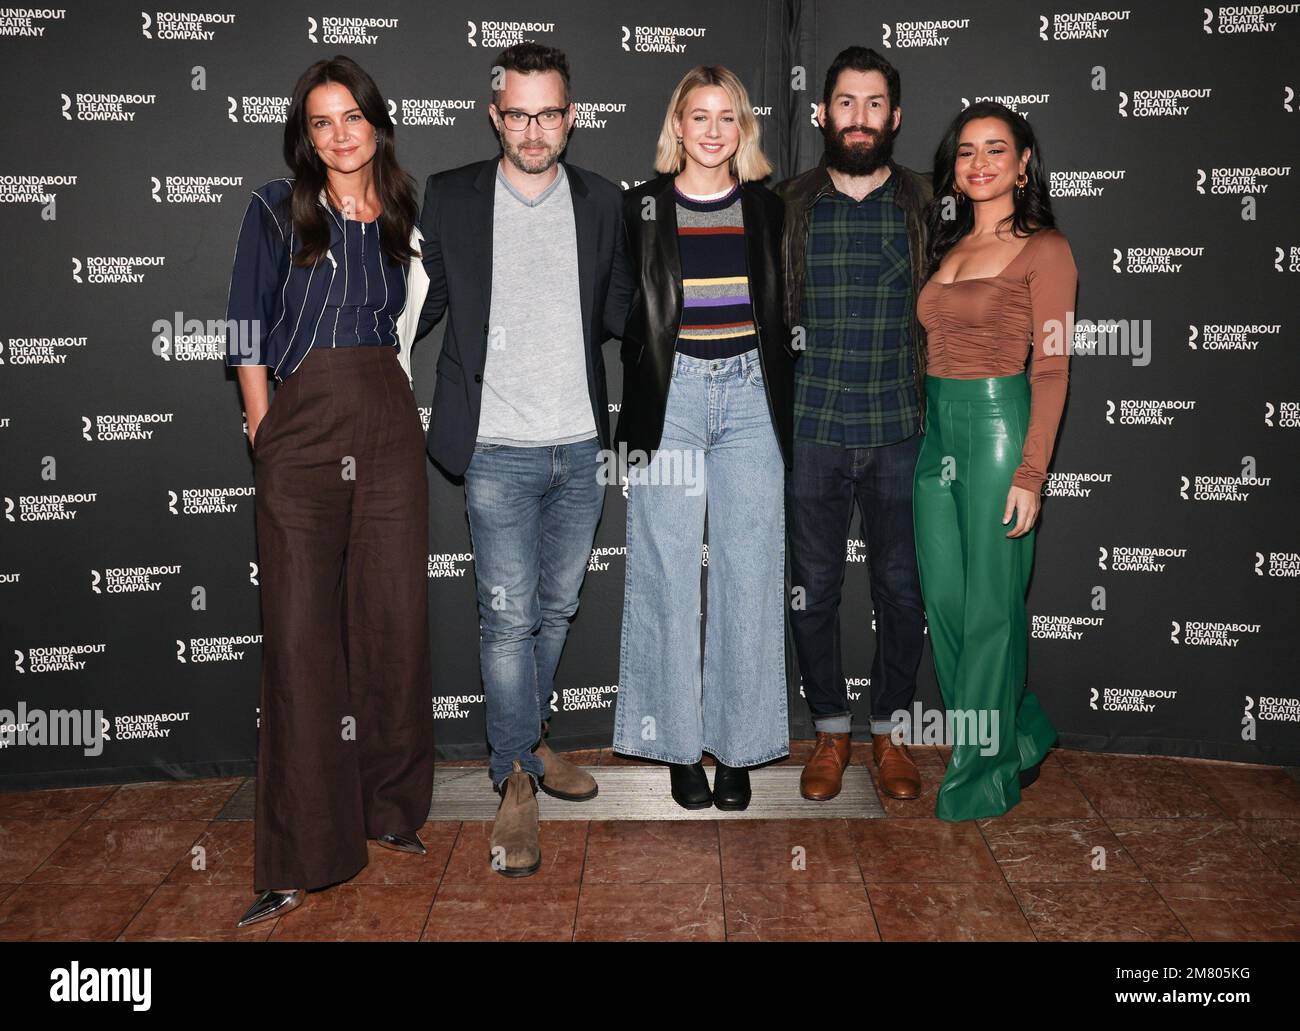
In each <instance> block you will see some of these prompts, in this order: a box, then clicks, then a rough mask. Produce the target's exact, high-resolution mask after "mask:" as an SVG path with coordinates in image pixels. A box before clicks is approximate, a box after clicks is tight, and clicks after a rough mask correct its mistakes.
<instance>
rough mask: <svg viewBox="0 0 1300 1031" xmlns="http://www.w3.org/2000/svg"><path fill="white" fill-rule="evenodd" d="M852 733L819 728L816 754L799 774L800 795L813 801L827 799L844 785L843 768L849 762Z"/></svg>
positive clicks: (836, 793)
mask: <svg viewBox="0 0 1300 1031" xmlns="http://www.w3.org/2000/svg"><path fill="white" fill-rule="evenodd" d="M850 747H851V745H850V742H849V735H848V734H847V733H844V734H827V733H824V732H821V731H819V732H818V734H817V744H816V746H815V747H814V748H813V754H812V755H811V756H810V757H809V759H808V762H807V763H806V764H805V766H804V768H803V773H801V774H800V775H799V794H801V795H803V797H804V798H806V799H808V800H809V801H810V802H828V801H830V800H831V799H832V798H834V797H835V796H836V795H838V794H839V793H840V788H841V787H843V786H844V769H845V767H847V766H848V765H849V751H850Z"/></svg>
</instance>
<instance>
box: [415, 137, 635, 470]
mask: <svg viewBox="0 0 1300 1031" xmlns="http://www.w3.org/2000/svg"><path fill="white" fill-rule="evenodd" d="M500 160H501V159H500V158H499V157H494V158H491V159H490V160H487V161H476V162H473V163H472V164H468V165H462V166H461V167H460V168H453V169H450V170H449V171H446V172H438V173H435V174H434V175H431V176H429V179H428V181H427V183H426V185H425V190H424V210H423V211H422V212H421V213H420V232H421V233H423V234H424V241H423V243H422V244H421V251H422V256H423V258H424V268H425V271H426V272H427V273H428V274H429V291H428V293H427V294H426V295H425V301H424V307H423V308H422V309H421V311H420V324H419V327H418V329H417V330H416V339H417V340H418V339H419V338H420V337H422V336H424V335H425V334H426V333H427V332H428V331H429V330H430V329H432V328H433V327H434V326H435V325H436V324H437V322H438V320H439V319H441V318H442V317H443V315H444V314H445V313H446V311H447V309H448V308H450V309H451V317H450V320H449V322H448V323H447V329H446V333H445V334H444V336H443V340H442V353H441V354H439V355H438V363H437V372H438V378H437V382H436V384H435V385H434V391H433V412H432V415H431V417H430V419H429V434H428V439H427V444H426V446H427V448H428V451H429V456H430V457H431V458H432V459H433V460H434V461H435V462H437V463H438V464H439V465H440V466H442V467H443V468H444V469H446V470H447V472H449V473H451V474H452V475H453V476H460V475H461V474H463V473H464V472H465V469H466V468H467V467H468V466H469V462H470V459H471V458H472V457H473V455H474V441H475V439H476V438H477V437H478V421H479V412H480V410H481V408H482V402H483V367H484V364H485V363H486V361H487V341H488V333H489V326H490V317H489V312H490V309H491V305H492V215H493V206H494V201H495V198H496V174H497V164H498V162H499V161H500ZM564 170H565V172H566V173H567V174H568V178H569V193H570V195H571V196H572V198H573V220H574V228H575V229H576V231H577V240H578V290H579V297H580V300H581V304H582V332H583V338H584V340H585V341H586V353H587V387H588V393H589V394H590V395H591V410H592V414H593V415H594V416H595V419H596V430H597V433H598V434H599V436H600V442H601V446H602V447H606V448H608V447H609V446H610V435H609V401H608V399H607V395H606V388H605V358H604V355H603V353H602V352H601V344H603V343H604V342H605V341H606V340H608V339H609V338H610V337H616V336H621V335H622V333H623V323H624V321H625V319H626V317H627V306H628V303H629V301H630V299H631V294H632V280H631V275H630V271H629V269H628V264H627V254H626V249H625V241H624V231H623V216H622V207H621V199H622V194H621V192H620V191H619V188H618V187H617V186H615V185H614V184H613V183H611V182H609V180H607V179H602V178H601V177H600V176H598V175H596V174H595V173H594V172H588V171H586V170H585V169H582V168H578V167H576V166H574V165H570V164H568V163H567V162H566V163H565V165H564Z"/></svg>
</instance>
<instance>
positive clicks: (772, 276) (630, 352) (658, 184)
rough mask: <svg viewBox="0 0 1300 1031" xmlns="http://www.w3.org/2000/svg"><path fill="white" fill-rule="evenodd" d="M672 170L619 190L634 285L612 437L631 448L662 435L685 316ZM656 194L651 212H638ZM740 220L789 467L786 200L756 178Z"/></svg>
mask: <svg viewBox="0 0 1300 1031" xmlns="http://www.w3.org/2000/svg"><path fill="white" fill-rule="evenodd" d="M674 178H675V177H674V176H672V175H660V176H658V177H656V178H654V179H651V180H650V181H649V182H647V183H643V184H642V185H640V186H637V187H635V188H633V189H631V190H628V191H627V192H625V193H624V194H623V215H624V218H625V220H626V222H627V238H628V256H629V258H630V259H631V265H632V275H633V277H634V279H635V283H636V291H635V293H634V294H633V298H632V306H631V309H630V310H629V312H628V316H627V328H626V329H625V330H624V333H623V348H622V358H623V407H622V409H621V410H620V412H619V417H618V429H617V430H616V431H615V434H614V439H615V442H616V443H618V444H623V443H625V444H626V445H627V448H628V451H629V452H632V451H644V452H645V453H646V454H647V455H650V454H653V452H654V451H655V449H656V448H658V447H659V441H660V439H661V438H662V437H663V430H664V409H665V408H666V407H667V404H668V387H669V383H670V382H671V379H672V370H673V356H674V354H675V353H676V350H677V331H678V328H679V327H680V325H681V320H682V263H681V256H680V254H679V253H678V250H677V203H676V200H675V198H674V196H673V181H674ZM648 198H653V200H654V217H652V218H646V217H643V213H644V212H645V211H646V210H647V209H646V207H645V202H646V200H647V199H648ZM740 208H741V214H742V216H743V218H744V221H745V257H746V261H747V264H748V275H749V296H750V301H751V303H752V305H753V309H754V323H755V326H756V327H757V329H758V354H759V364H760V365H761V367H762V369H763V383H764V385H765V387H766V390H767V406H768V411H769V412H770V413H771V416H772V428H773V429H774V430H775V432H776V438H777V441H778V442H779V443H780V445H781V456H782V458H783V459H784V460H785V464H786V466H787V467H788V466H789V465H790V460H791V456H792V453H793V440H794V360H795V357H796V352H795V351H794V349H793V346H792V342H791V340H790V333H789V330H788V328H787V326H786V322H785V314H784V304H785V289H784V286H783V283H782V274H781V230H782V225H783V220H784V206H783V205H782V203H781V199H780V198H779V197H778V196H777V195H776V194H774V193H773V192H772V191H771V190H769V189H767V188H766V187H764V186H762V185H760V184H758V183H753V182H750V183H744V184H742V185H741V188H740Z"/></svg>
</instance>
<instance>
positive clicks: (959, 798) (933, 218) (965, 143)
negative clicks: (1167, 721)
mask: <svg viewBox="0 0 1300 1031" xmlns="http://www.w3.org/2000/svg"><path fill="white" fill-rule="evenodd" d="M1047 183H1048V177H1047V173H1046V171H1045V170H1044V168H1043V163H1042V159H1041V156H1040V154H1039V151H1038V146H1037V143H1036V142H1035V139H1034V134H1033V131H1032V130H1031V129H1030V127H1029V123H1028V122H1027V121H1026V120H1025V119H1024V118H1023V117H1021V116H1020V115H1018V114H1016V113H1015V112H1013V111H1010V110H1008V109H1007V108H1005V107H1003V106H1002V105H1001V104H995V103H979V104H974V105H972V106H971V107H969V108H967V109H966V110H965V111H963V112H962V113H961V114H960V115H959V116H958V117H957V119H956V120H955V121H954V122H953V124H952V126H951V127H950V128H949V130H948V133H947V135H946V136H945V138H944V141H943V143H942V144H940V147H939V150H938V152H937V153H936V156H935V166H934V185H935V189H934V196H935V200H934V204H933V205H932V208H931V211H930V214H929V222H930V226H929V228H930V234H929V248H928V254H927V259H928V278H927V281H926V283H925V286H924V287H923V288H922V290H921V293H920V295H919V296H918V298H917V316H918V318H919V319H920V321H921V323H922V325H924V327H925V329H926V337H927V345H926V346H927V350H926V353H927V363H926V371H927V376H926V381H925V385H926V413H925V437H924V443H923V444H922V447H921V453H920V455H919V457H918V459H917V465H916V475H915V479H914V482H913V513H914V515H913V518H914V522H915V529H916V552H917V564H918V566H919V570H920V574H921V593H922V595H923V597H924V601H925V610H926V617H927V620H928V622H929V625H930V643H931V647H932V649H933V651H934V664H935V671H936V673H937V675H938V680H939V689H940V691H941V692H942V694H943V701H944V707H945V708H946V709H947V710H948V715H949V719H950V721H951V723H950V726H951V727H952V728H953V732H954V736H953V740H952V745H953V749H952V758H951V760H950V761H949V763H948V770H947V774H946V775H945V777H944V780H943V784H942V785H941V786H940V788H939V795H938V800H937V802H936V805H935V815H937V816H938V817H939V818H940V819H944V820H970V819H977V818H981V817H986V816H998V815H1000V814H1002V813H1005V812H1006V811H1007V810H1008V809H1010V808H1011V807H1012V806H1014V805H1015V804H1016V803H1017V802H1019V801H1020V789H1021V788H1022V787H1025V786H1027V785H1028V784H1029V783H1031V782H1032V781H1033V780H1034V779H1035V778H1036V777H1037V775H1038V765H1039V764H1040V763H1041V762H1042V759H1043V757H1044V756H1045V755H1046V754H1047V751H1048V749H1050V748H1051V747H1052V745H1053V744H1054V743H1055V741H1056V729H1055V728H1054V727H1053V726H1052V723H1051V721H1050V720H1049V719H1048V718H1047V714H1046V713H1045V712H1044V711H1043V709H1042V707H1041V706H1040V705H1039V703H1038V699H1037V698H1036V697H1035V696H1034V695H1033V694H1032V693H1031V692H1029V691H1027V690H1026V689H1025V653H1026V648H1027V642H1028V635H1027V632H1026V619H1025V590H1026V588H1027V587H1028V584H1029V571H1030V569H1031V567H1032V565H1033V559H1034V536H1035V534H1034V524H1035V522H1036V521H1037V518H1038V508H1039V493H1040V491H1041V488H1042V484H1043V481H1044V480H1045V479H1046V476H1047V466H1048V462H1049V461H1050V459H1051V454H1052V446H1053V443H1054V441H1055V439H1056V431H1057V427H1058V426H1059V424H1060V419H1061V409H1062V407H1063V406H1064V404H1065V393H1066V380H1067V376H1068V370H1069V347H1068V344H1069V336H1068V333H1069V327H1070V326H1071V325H1072V322H1071V321H1070V318H1069V313H1070V312H1071V310H1072V309H1073V307H1074V299H1075V289H1076V286H1077V283H1078V276H1077V272H1076V270H1075V265H1074V258H1073V255H1072V254H1071V252H1070V245H1069V243H1068V242H1067V241H1066V239H1065V237H1064V236H1063V235H1062V234H1061V232H1060V231H1059V230H1057V229H1056V227H1055V220H1054V219H1053V217H1052V211H1051V204H1050V201H1049V199H1048V192H1047ZM954 216H955V217H954ZM1031 351H1032V354H1033V361H1032V365H1031V366H1030V369H1029V372H1028V374H1027V375H1026V372H1025V365H1026V359H1027V358H1028V356H1029V353H1030V352H1031Z"/></svg>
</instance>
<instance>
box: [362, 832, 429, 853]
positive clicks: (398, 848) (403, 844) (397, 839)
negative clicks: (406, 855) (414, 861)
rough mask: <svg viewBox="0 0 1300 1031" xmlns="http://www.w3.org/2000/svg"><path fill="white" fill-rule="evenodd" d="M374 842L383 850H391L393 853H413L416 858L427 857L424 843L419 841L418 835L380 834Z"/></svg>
mask: <svg viewBox="0 0 1300 1031" xmlns="http://www.w3.org/2000/svg"><path fill="white" fill-rule="evenodd" d="M375 841H376V842H377V843H378V844H380V845H383V846H384V848H391V849H392V850H393V851H394V852H414V853H415V854H416V855H418V856H424V855H428V850H427V849H426V848H425V847H424V842H423V841H421V840H420V836H419V835H418V834H412V835H410V836H409V837H408V836H407V835H405V834H381V835H379V837H377V838H376V839H375Z"/></svg>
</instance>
